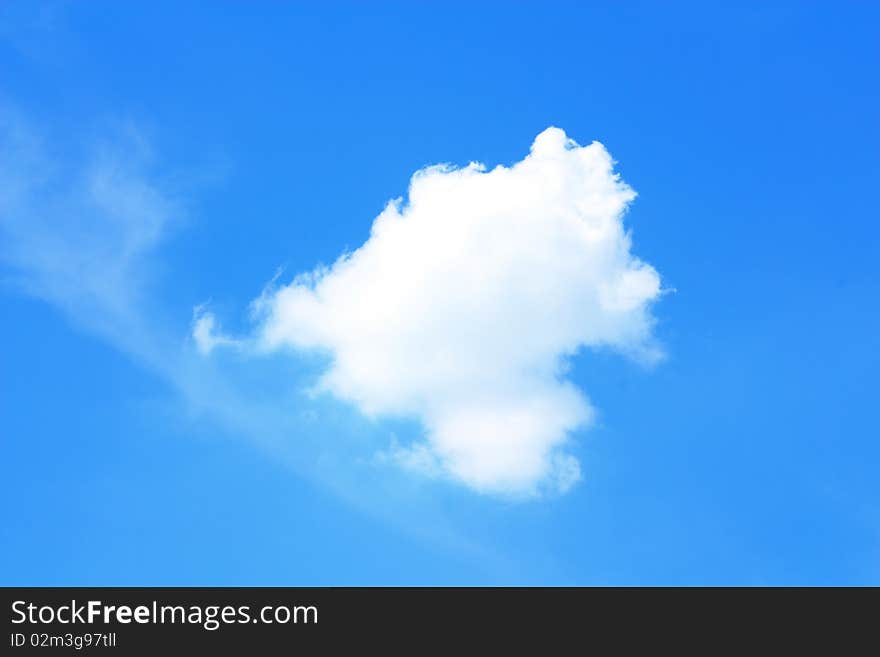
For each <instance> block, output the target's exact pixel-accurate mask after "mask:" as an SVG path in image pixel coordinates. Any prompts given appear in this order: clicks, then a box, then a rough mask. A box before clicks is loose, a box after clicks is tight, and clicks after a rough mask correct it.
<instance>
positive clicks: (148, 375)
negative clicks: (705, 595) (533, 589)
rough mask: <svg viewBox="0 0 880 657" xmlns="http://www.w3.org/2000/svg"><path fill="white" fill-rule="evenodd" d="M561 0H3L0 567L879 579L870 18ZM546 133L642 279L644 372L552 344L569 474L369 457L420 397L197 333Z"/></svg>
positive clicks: (228, 576) (372, 580)
mask: <svg viewBox="0 0 880 657" xmlns="http://www.w3.org/2000/svg"><path fill="white" fill-rule="evenodd" d="M583 4H584V3H578V4H557V5H554V6H551V7H547V6H544V5H542V6H541V7H538V5H537V4H535V5H532V6H529V5H527V4H521V5H514V6H511V5H510V4H509V3H505V4H486V5H482V6H480V7H474V6H472V5H471V4H468V5H465V4H461V5H455V4H452V5H450V4H448V3H446V4H443V5H442V7H441V6H440V5H437V6H436V7H433V8H432V7H430V6H428V5H427V4H419V5H418V6H413V5H411V4H409V5H406V4H403V3H401V4H395V5H385V6H383V7H381V8H379V7H372V8H366V7H358V6H339V7H335V8H332V9H331V8H326V7H321V8H319V7H318V5H317V4H316V5H313V6H308V5H302V6H283V5H280V4H274V3H273V4H266V5H263V6H259V7H254V6H252V5H248V6H245V5H243V4H237V3H228V4H222V5H220V6H218V7H217V8H215V9H213V10H211V11H208V10H207V9H205V8H204V6H199V5H198V4H197V3H173V4H172V3H161V2H160V3H156V2H151V3H141V4H139V5H137V6H134V5H131V4H127V5H125V6H124V7H123V6H121V5H120V4H119V3H109V2H108V3H103V2H93V3H88V4H73V3H49V4H44V5H39V4H35V3H24V2H20V3H17V2H13V3H5V4H4V6H3V8H2V9H0V124H2V130H3V133H2V135H0V185H2V186H0V194H2V196H0V211H2V212H3V213H4V215H5V216H2V215H0V259H2V268H0V304H2V313H3V320H4V321H3V322H2V323H0V372H2V376H0V437H2V459H0V473H2V474H0V492H2V502H0V504H2V509H3V512H2V521H3V522H2V529H0V562H2V564H3V568H2V571H0V573H2V583H3V584H8V585H74V584H92V585H124V584H133V585H136V584H139V585H162V584H166V585H171V584H180V585H186V584H192V585H197V584H202V585H272V584H275V585H296V584H303V585H338V584H627V585H629V584H688V585H690V584H746V585H751V584H880V483H878V478H877V472H878V470H880V445H878V431H877V420H876V417H875V406H876V400H877V390H878V388H877V383H876V372H877V368H878V365H880V339H878V336H880V310H878V302H877V300H878V299H880V264H878V263H880V249H878V247H880V228H878V225H877V222H876V217H877V213H876V210H875V209H874V208H875V202H874V200H873V191H874V190H875V189H876V188H877V185H878V182H880V180H878V173H880V172H878V164H877V154H878V153H880V134H878V132H880V131H878V123H877V117H878V115H880V112H878V110H880V106H878V105H880V103H878V100H880V92H878V89H880V86H878V84H877V72H876V71H877V68H878V64H880V61H878V60H880V57H878V55H880V52H878V51H880V47H878V45H877V39H876V33H877V28H878V23H880V20H878V19H880V10H878V9H877V8H876V6H874V5H873V4H871V3H843V4H841V3H802V2H796V3H754V4H747V3H737V6H736V7H733V6H731V5H730V4H727V5H726V6H725V5H723V4H714V3H708V4H707V3H692V4H690V3H688V4H682V3H678V4H673V3H629V4H627V5H626V6H614V7H611V6H602V5H600V4H595V5H594V6H582V5H583ZM548 126H558V127H560V128H562V129H564V130H565V131H566V133H567V135H568V136H569V137H570V138H572V139H574V140H576V141H577V142H578V143H580V144H585V145H587V144H590V143H591V142H592V141H593V140H598V141H600V142H601V143H602V144H604V146H605V148H607V149H608V151H609V152H610V153H611V156H612V157H613V158H614V160H616V162H617V164H616V168H615V170H616V171H617V172H618V173H619V174H620V175H621V177H622V179H623V180H625V181H626V183H627V184H629V185H631V186H632V188H633V189H635V190H636V191H637V193H638V197H637V198H636V199H635V200H634V201H633V202H632V204H631V205H630V207H629V210H628V212H627V214H626V216H625V218H624V222H625V225H626V228H627V229H629V230H631V231H632V242H633V243H632V251H633V254H634V255H635V256H637V257H638V258H640V259H642V260H643V261H645V262H647V263H650V265H651V266H653V267H654V268H656V271H657V272H659V274H660V276H661V277H662V282H663V286H664V290H667V292H666V293H664V294H662V295H660V296H659V297H658V298H656V299H655V300H653V301H652V302H651V304H650V313H651V316H652V317H653V318H654V319H655V320H656V324H655V325H654V327H653V330H652V336H653V338H652V339H653V340H654V342H655V343H656V344H657V345H659V346H660V347H661V348H662V351H663V352H664V353H665V359H663V360H662V362H659V363H657V364H655V365H652V366H649V365H646V363H645V362H643V360H644V359H641V360H640V359H639V358H631V357H627V355H626V354H621V353H617V352H615V351H614V350H613V349H606V348H592V347H591V346H589V345H588V346H587V347H585V348H583V349H580V350H579V351H578V352H577V355H576V356H574V357H573V358H572V359H570V362H569V363H568V370H567V372H565V378H566V380H567V381H569V382H570V383H571V384H572V385H573V386H575V387H576V389H578V390H580V391H582V392H583V394H585V395H588V398H589V403H590V405H591V407H592V408H593V409H594V410H595V418H594V420H593V422H592V424H591V425H590V426H584V427H582V428H581V429H574V430H571V431H570V432H569V434H570V435H569V438H570V440H569V443H568V446H567V453H568V454H569V455H571V456H572V457H574V458H576V459H577V461H578V462H579V463H580V468H581V478H580V480H579V481H578V482H577V483H575V484H574V485H573V486H572V487H571V488H570V489H568V490H567V491H564V492H557V493H553V494H540V495H514V496H511V495H507V494H500V495H499V494H496V492H497V491H494V490H488V491H487V490H477V489H476V488H479V486H475V485H474V484H473V481H472V480H468V479H467V478H465V479H461V477H459V479H460V480H459V481H455V480H454V479H455V477H456V476H459V475H460V472H459V471H457V470H456V469H455V468H454V467H453V468H452V469H451V473H452V475H451V477H452V479H450V477H439V478H438V477H430V476H425V475H424V473H419V472H414V471H412V470H407V469H405V468H400V467H398V466H397V465H395V464H394V463H390V462H388V460H389V459H382V458H379V456H381V455H382V454H387V453H388V452H387V449H388V445H389V444H390V441H391V437H392V436H393V437H394V440H395V441H400V442H403V443H406V444H412V443H413V441H418V440H420V439H421V438H423V437H424V435H425V433H426V431H428V433H429V434H430V428H428V429H426V424H425V421H424V418H425V417H426V416H425V415H424V413H423V414H422V415H421V416H420V415H418V413H416V417H415V418H413V417H408V416H406V414H405V413H404V414H403V416H400V417H398V416H394V415H393V414H380V417H369V414H367V413H365V412H363V411H364V408H365V404H366V402H359V403H360V405H359V404H358V403H354V404H352V403H350V400H349V401H345V400H342V399H340V398H339V397H340V395H338V394H337V395H334V394H326V393H325V394H321V395H317V396H310V395H308V394H305V393H304V391H305V390H307V389H308V388H309V387H310V386H313V385H314V384H315V381H317V380H318V379H319V377H320V376H321V374H322V373H326V372H327V368H328V367H329V365H328V359H327V356H326V354H320V353H319V354H316V353H312V352H302V351H298V350H296V349H271V350H268V349H261V348H260V347H259V346H249V347H246V348H242V349H239V348H238V347H230V348H225V349H224V348H218V349H216V350H215V351H213V352H212V353H211V354H207V355H205V354H199V353H198V350H197V349H196V348H195V345H194V343H193V338H192V336H191V328H192V321H193V308H194V307H196V306H199V305H200V304H207V306H205V307H206V308H210V313H211V316H212V317H215V318H216V320H217V322H218V324H220V325H222V327H223V331H224V332H225V333H224V335H227V334H228V335H229V336H238V337H235V338H234V339H236V340H239V339H241V340H244V341H245V342H247V344H248V345H255V344H257V343H259V336H260V331H261V325H260V324H259V321H257V322H256V324H255V320H254V318H253V317H251V316H250V315H249V307H250V305H251V303H252V302H253V300H254V299H255V298H256V297H258V296H259V295H260V293H261V290H263V289H264V287H265V286H266V285H267V284H269V283H270V281H272V279H273V277H274V276H275V275H276V272H277V271H278V270H279V268H282V274H281V276H280V277H279V279H276V280H277V281H281V282H280V283H276V284H275V285H287V284H288V283H290V279H291V278H292V277H293V275H294V274H297V273H299V272H308V271H311V270H312V269H313V268H314V267H316V266H317V265H319V264H324V265H327V266H330V265H332V264H333V262H334V261H335V260H336V258H337V257H338V256H339V255H340V254H341V253H343V252H347V251H352V250H354V249H357V248H358V247H360V246H361V245H362V244H364V242H365V241H367V240H368V238H370V226H371V224H372V221H373V219H374V218H375V217H376V216H377V215H378V214H379V213H380V212H381V211H382V210H383V208H384V207H385V204H386V202H387V201H388V200H389V199H393V198H397V197H401V196H405V195H406V192H407V188H408V186H409V181H410V177H411V176H412V175H413V173H414V172H415V171H417V170H419V169H421V168H422V167H425V166H426V165H430V164H435V163H453V164H455V165H459V166H464V165H467V164H468V163H469V162H471V161H479V162H483V163H485V164H486V165H487V167H488V168H489V169H491V168H493V167H495V166H496V165H498V164H502V165H504V166H506V167H511V166H512V165H514V164H515V163H517V162H520V161H521V160H522V159H523V157H524V156H525V155H526V154H527V153H528V152H529V147H530V144H532V142H533V140H534V139H535V137H536V135H538V134H539V133H541V132H542V131H543V130H545V128H547V127H548ZM96 175H97V176H98V178H97V180H98V181H99V183H100V182H101V181H104V182H106V185H105V186H103V187H101V188H100V189H101V190H102V191H101V196H100V199H101V201H102V203H103V205H102V206H101V207H99V208H97V209H96V208H95V205H94V198H95V197H94V196H88V194H93V193H94V189H93V188H89V187H88V185H89V184H92V185H94V184H96V183H95V180H96V178H95V176H96ZM101 176H103V177H101ZM86 188H88V189H86ZM84 190H86V191H84ZM88 190H91V191H88ZM86 192H88V194H87V193H86ZM10 199H11V200H10ZM84 199H85V200H84ZM89 199H91V200H89ZM102 213H104V214H102ZM107 217H111V220H108V219H107ZM108 221H109V223H108ZM537 277H538V275H537V274H536V278H537ZM269 289H270V290H274V291H276V292H277V291H278V288H269ZM282 289H283V288H282ZM431 289H432V290H433V289H435V288H431ZM273 293H274V292H273ZM511 298H516V295H515V294H514V291H511ZM328 312H330V311H328ZM526 314H528V313H527V311H526ZM324 337H325V338H326V336H324ZM498 337H499V340H501V339H502V338H503V336H502V335H499V336H498ZM230 339H233V338H230ZM326 339H327V340H330V338H326ZM334 339H335V338H334ZM331 343H332V340H331ZM346 344H347V343H346ZM334 345H336V343H332V344H331V345H330V346H331V347H333V346H334ZM420 366H421V364H420V363H416V364H414V368H416V369H417V368H418V367H420ZM371 392H375V390H371ZM425 394H427V395H428V396H429V397H430V396H431V395H433V394H436V392H435V391H433V390H432V389H430V388H428V389H426V392H425ZM371 399H372V398H371ZM381 400H382V401H383V402H384V401H388V400H389V398H386V397H381ZM392 401H393V402H396V401H398V400H397V398H396V397H395V398H393V399H390V401H389V403H390V402H392ZM444 408H445V407H444ZM428 426H430V423H429V424H428ZM447 474H449V473H447ZM462 482H464V483H462ZM490 488H491V486H490Z"/></svg>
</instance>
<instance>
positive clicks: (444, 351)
mask: <svg viewBox="0 0 880 657" xmlns="http://www.w3.org/2000/svg"><path fill="white" fill-rule="evenodd" d="M634 197H635V192H634V191H633V190H632V189H631V188H630V187H629V186H628V185H626V183H624V182H623V181H622V180H621V179H620V178H619V176H618V175H617V174H616V173H615V172H614V162H613V160H612V159H611V156H610V155H609V153H608V151H607V150H606V149H605V147H604V146H603V145H602V144H600V143H598V142H594V143H592V144H590V145H589V146H579V145H578V144H577V143H575V142H574V141H572V140H571V139H569V138H568V137H567V136H566V134H565V133H564V132H563V131H562V130H560V129H558V128H548V129H547V130H545V131H544V132H542V133H541V134H539V135H538V136H537V138H536V139H535V141H534V143H533V144H532V147H531V151H530V153H529V154H528V155H527V156H526V157H525V158H524V159H523V160H522V161H520V162H517V163H516V164H514V165H512V166H510V167H505V166H498V167H495V168H494V169H492V170H487V168H486V167H485V166H483V165H481V164H477V163H472V164H470V165H469V166H467V167H464V168H454V167H450V166H445V165H444V166H433V167H428V168H426V169H423V170H421V171H419V172H417V173H416V174H415V175H414V176H413V178H412V181H411V185H410V189H409V195H408V200H407V201H406V202H404V201H403V200H401V199H398V200H394V201H392V202H390V203H389V204H388V205H387V207H386V208H385V209H384V211H383V212H382V213H381V214H380V215H379V216H378V217H377V218H376V219H375V221H374V223H373V226H372V230H371V234H370V237H369V239H368V240H367V241H366V242H365V243H364V244H363V245H362V246H361V247H360V248H358V249H357V250H356V251H354V252H352V253H347V254H344V255H343V256H341V257H340V258H339V259H338V260H337V261H336V263H335V264H333V266H332V267H329V268H319V269H317V270H315V271H314V272H311V273H309V274H304V275H301V276H298V277H297V278H295V279H294V280H293V282H292V283H290V284H289V285H283V286H280V287H279V286H275V287H273V288H272V289H270V290H268V291H267V292H265V293H264V294H263V296H262V297H261V298H260V299H259V300H258V301H257V304H256V305H257V310H258V313H259V316H260V317H261V319H260V327H259V332H258V342H259V344H260V345H261V347H262V348H264V349H267V350H274V349H279V348H285V347H293V348H295V349H298V350H313V349H314V350H320V351H323V352H325V353H328V354H330V355H331V356H332V359H331V364H330V365H329V367H328V369H327V370H326V371H325V372H324V374H323V376H322V378H321V380H320V382H319V386H318V387H319V388H320V389H322V390H325V391H328V392H330V393H332V394H333V395H335V396H336V397H338V398H341V399H343V400H347V401H349V402H352V403H354V404H355V405H356V406H357V407H358V408H359V409H360V410H361V411H362V412H363V413H365V414H367V415H369V416H376V417H388V416H391V417H402V418H413V419H416V420H418V421H419V422H420V423H421V425H422V426H423V427H424V435H423V436H421V437H419V438H417V439H416V440H414V441H412V442H411V443H410V444H408V445H407V446H401V445H400V444H397V443H395V445H394V446H393V449H392V450H391V451H390V452H388V453H387V454H386V455H385V456H386V457H389V458H393V459H394V460H395V461H397V462H399V463H401V464H404V465H407V466H410V467H414V468H416V469H418V470H421V471H423V472H431V473H442V474H443V475H444V476H448V477H451V478H453V479H455V480H458V481H460V482H462V483H464V484H466V485H468V486H470V487H472V488H474V489H477V490H480V491H485V492H491V493H502V494H529V493H534V492H538V491H541V490H546V489H548V488H552V489H559V490H564V489H566V488H568V487H569V486H570V485H571V484H572V483H574V482H575V481H577V480H578V479H579V477H580V465H579V463H578V461H577V460H576V459H575V458H574V457H573V456H572V455H570V454H569V453H567V452H566V444H567V443H568V442H569V441H570V440H571V437H572V434H573V432H574V431H575V430H577V429H579V428H583V427H585V426H588V425H589V423H590V421H591V418H592V416H593V409H592V407H591V405H590V402H589V400H588V398H587V397H586V395H585V394H584V393H583V392H582V391H581V390H579V389H578V388H577V387H576V386H575V385H573V384H572V383H571V382H570V381H567V380H566V365H567V360H568V359H569V358H570V357H571V356H572V355H573V354H575V353H576V352H577V351H578V350H579V349H582V348H585V347H587V348H607V349H613V350H616V351H618V352H621V353H622V354H624V355H627V356H630V357H633V358H636V359H639V360H642V361H651V360H655V359H657V358H658V357H659V356H660V353H659V351H658V349H657V348H656V346H655V345H654V342H653V339H652V335H651V332H652V324H653V322H652V317H651V313H650V306H651V303H652V302H653V301H654V300H656V299H657V298H658V296H659V295H660V293H661V287H660V277H659V276H658V274H657V272H656V271H655V269H654V268H653V267H651V266H650V265H649V264H647V263H645V262H643V261H641V260H639V259H638V258H636V257H635V256H634V255H633V253H632V247H631V239H630V235H629V233H628V231H627V229H626V228H625V227H624V223H623V215H624V213H625V211H626V209H627V206H628V204H629V203H630V202H631V201H632V200H633V198H634ZM201 321H202V324H200V325H199V327H200V330H201V331H202V335H201V338H202V339H201V343H202V345H203V347H204V346H206V345H209V344H210V346H214V345H215V344H217V340H219V338H217V337H216V336H215V335H214V333H213V332H212V329H213V326H212V325H209V324H208V322H209V321H211V320H208V319H206V318H204V317H203V318H202V320H201Z"/></svg>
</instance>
